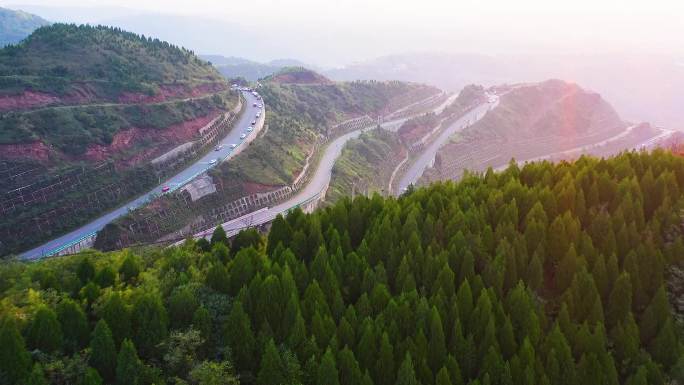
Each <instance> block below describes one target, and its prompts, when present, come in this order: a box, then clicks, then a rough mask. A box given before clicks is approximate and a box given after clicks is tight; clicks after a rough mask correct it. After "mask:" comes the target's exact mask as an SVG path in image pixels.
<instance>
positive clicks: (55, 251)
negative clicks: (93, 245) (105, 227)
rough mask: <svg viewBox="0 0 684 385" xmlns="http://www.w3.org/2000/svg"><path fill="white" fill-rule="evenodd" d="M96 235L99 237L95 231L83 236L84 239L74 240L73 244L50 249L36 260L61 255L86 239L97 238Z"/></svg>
mask: <svg viewBox="0 0 684 385" xmlns="http://www.w3.org/2000/svg"><path fill="white" fill-rule="evenodd" d="M95 235H97V231H93V232H91V233H88V234H86V235H84V236H82V237H80V238H78V239H76V240H73V241H71V242H67V243H65V244H63V245H61V246H58V247H55V248H53V249H50V250H48V251H47V252H43V253H41V256H40V257H37V258H34V259H39V258H42V257H50V256H53V255H57V254H59V253H60V252H62V251H63V250H66V249H68V248H70V247H72V246H75V245H77V244H79V243H81V242H82V241H84V240H86V239H88V238H90V237H93V236H95Z"/></svg>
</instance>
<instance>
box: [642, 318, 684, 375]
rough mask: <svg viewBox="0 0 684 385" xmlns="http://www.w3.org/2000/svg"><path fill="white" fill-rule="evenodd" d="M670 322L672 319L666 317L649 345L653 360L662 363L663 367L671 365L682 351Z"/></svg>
mask: <svg viewBox="0 0 684 385" xmlns="http://www.w3.org/2000/svg"><path fill="white" fill-rule="evenodd" d="M672 324H673V321H672V319H671V318H670V319H668V320H667V321H666V322H665V326H663V327H662V328H661V329H660V331H659V332H658V335H657V336H656V338H655V339H654V340H653V342H651V345H650V346H649V351H650V352H651V355H652V356H653V358H654V359H655V361H656V362H658V363H660V364H662V365H663V367H664V368H665V369H669V368H670V367H672V366H673V365H674V364H675V363H676V362H677V360H678V359H679V358H680V357H681V353H682V352H681V348H680V346H679V344H678V342H677V334H676V333H675V329H674V326H673V325H672Z"/></svg>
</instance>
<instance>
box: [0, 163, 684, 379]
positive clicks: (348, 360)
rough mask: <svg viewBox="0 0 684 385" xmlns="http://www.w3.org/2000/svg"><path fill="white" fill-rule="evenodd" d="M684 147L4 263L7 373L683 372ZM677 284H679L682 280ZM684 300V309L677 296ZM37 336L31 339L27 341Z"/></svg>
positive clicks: (2, 367)
mask: <svg viewBox="0 0 684 385" xmlns="http://www.w3.org/2000/svg"><path fill="white" fill-rule="evenodd" d="M683 189H684V159H682V158H679V157H675V156H673V155H671V154H668V153H664V152H655V153H653V154H647V153H626V154H622V155H620V156H618V157H616V158H611V159H607V160H598V159H591V158H582V159H580V160H579V161H577V162H575V163H560V164H551V163H548V162H543V163H533V164H527V165H525V166H524V167H523V168H522V169H520V168H518V167H517V166H511V167H509V168H508V169H507V170H506V171H505V172H503V173H500V174H496V173H493V172H488V173H487V174H486V175H470V176H467V177H465V178H464V179H463V180H462V181H461V182H459V183H451V182H449V183H443V184H437V185H434V186H432V187H430V188H427V189H420V190H416V191H414V192H411V193H409V194H408V195H406V196H404V197H402V198H400V199H398V200H397V199H393V198H390V199H383V198H381V197H380V196H378V195H376V196H374V197H372V198H366V197H360V198H357V199H355V200H353V201H351V200H349V199H345V200H342V201H340V202H338V203H337V204H335V205H334V206H332V207H328V208H326V209H324V210H317V211H316V212H314V213H313V214H310V215H305V214H303V213H302V212H301V211H294V212H292V213H290V214H289V215H288V216H287V218H282V217H278V218H277V219H276V220H275V222H274V223H273V225H272V227H271V230H270V233H269V234H268V236H267V237H266V238H264V237H262V236H260V235H259V234H258V233H257V232H256V231H255V230H250V231H248V232H243V233H242V234H240V235H238V237H237V238H235V240H233V241H232V242H229V241H228V240H226V238H225V234H223V233H221V232H216V233H215V234H214V236H213V237H212V239H211V242H208V241H206V240H203V241H200V242H194V241H188V242H186V243H185V244H184V245H183V246H181V247H178V248H170V249H157V248H152V249H147V250H141V251H139V252H133V251H130V250H124V251H121V252H112V253H106V254H102V253H98V252H87V253H82V254H79V255H75V256H70V257H65V258H55V259H51V260H45V261H41V262H37V263H31V264H25V263H18V262H13V263H6V264H3V265H0V278H1V279H0V298H1V299H2V300H1V301H0V316H1V317H2V322H0V342H1V343H2V350H0V353H1V354H2V358H3V359H2V360H0V372H1V373H2V374H3V378H4V379H6V380H7V381H8V383H21V382H22V381H23V380H25V379H30V381H31V382H28V383H46V382H47V383H51V384H67V383H68V384H79V383H84V384H100V383H105V384H153V383H154V384H239V383H241V384H256V385H273V384H302V385H326V384H332V385H359V384H362V385H404V384H436V385H449V384H456V385H466V384H467V385H485V384H502V385H503V384H553V385H557V384H563V385H585V384H608V385H618V384H628V385H635V384H650V385H665V384H677V383H681V381H682V380H684V355H683V354H682V353H683V350H682V349H683V346H682V324H681V321H678V320H677V318H676V317H675V314H674V313H673V307H672V305H671V304H670V301H669V298H670V296H669V295H671V296H672V297H671V298H677V296H681V295H682V293H681V292H674V291H671V290H673V289H670V288H675V287H677V285H676V284H675V283H674V282H670V283H672V285H671V286H668V281H671V280H672V277H671V276H670V274H669V273H668V271H670V267H671V266H676V265H679V266H680V268H681V266H682V264H683V263H684V242H683V239H682V236H683V234H682V227H681V216H680V212H681V209H682V208H684V199H683V198H682V195H681V193H680V192H681V191H682V190H683ZM678 287H680V288H681V285H679V286H678ZM680 310H681V309H680ZM29 352H30V353H29Z"/></svg>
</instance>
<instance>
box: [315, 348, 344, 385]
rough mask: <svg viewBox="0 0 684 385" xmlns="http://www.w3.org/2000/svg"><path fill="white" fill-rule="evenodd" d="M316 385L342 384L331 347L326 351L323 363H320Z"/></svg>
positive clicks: (322, 359)
mask: <svg viewBox="0 0 684 385" xmlns="http://www.w3.org/2000/svg"><path fill="white" fill-rule="evenodd" d="M316 385H340V380H339V374H338V372H337V365H336V364H335V356H333V354H332V352H331V351H330V348H328V349H327V350H326V351H325V354H323V358H321V363H320V365H318V371H317V375H316Z"/></svg>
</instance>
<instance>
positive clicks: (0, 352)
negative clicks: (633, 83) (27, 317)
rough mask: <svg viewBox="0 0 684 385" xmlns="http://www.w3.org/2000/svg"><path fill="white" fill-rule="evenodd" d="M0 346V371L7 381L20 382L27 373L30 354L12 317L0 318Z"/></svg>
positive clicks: (29, 364) (29, 365) (11, 382)
mask: <svg viewBox="0 0 684 385" xmlns="http://www.w3.org/2000/svg"><path fill="white" fill-rule="evenodd" d="M0 347H2V348H1V349H0V373H2V374H3V375H4V377H5V379H6V380H7V381H8V383H10V384H18V383H20V382H21V381H22V380H23V379H24V378H26V376H27V375H28V373H29V370H30V368H31V356H30V355H29V353H28V352H27V351H26V346H25V345H24V339H23V338H22V336H21V334H20V333H19V330H18V329H17V325H16V321H15V320H14V319H11V318H6V319H4V320H0Z"/></svg>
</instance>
